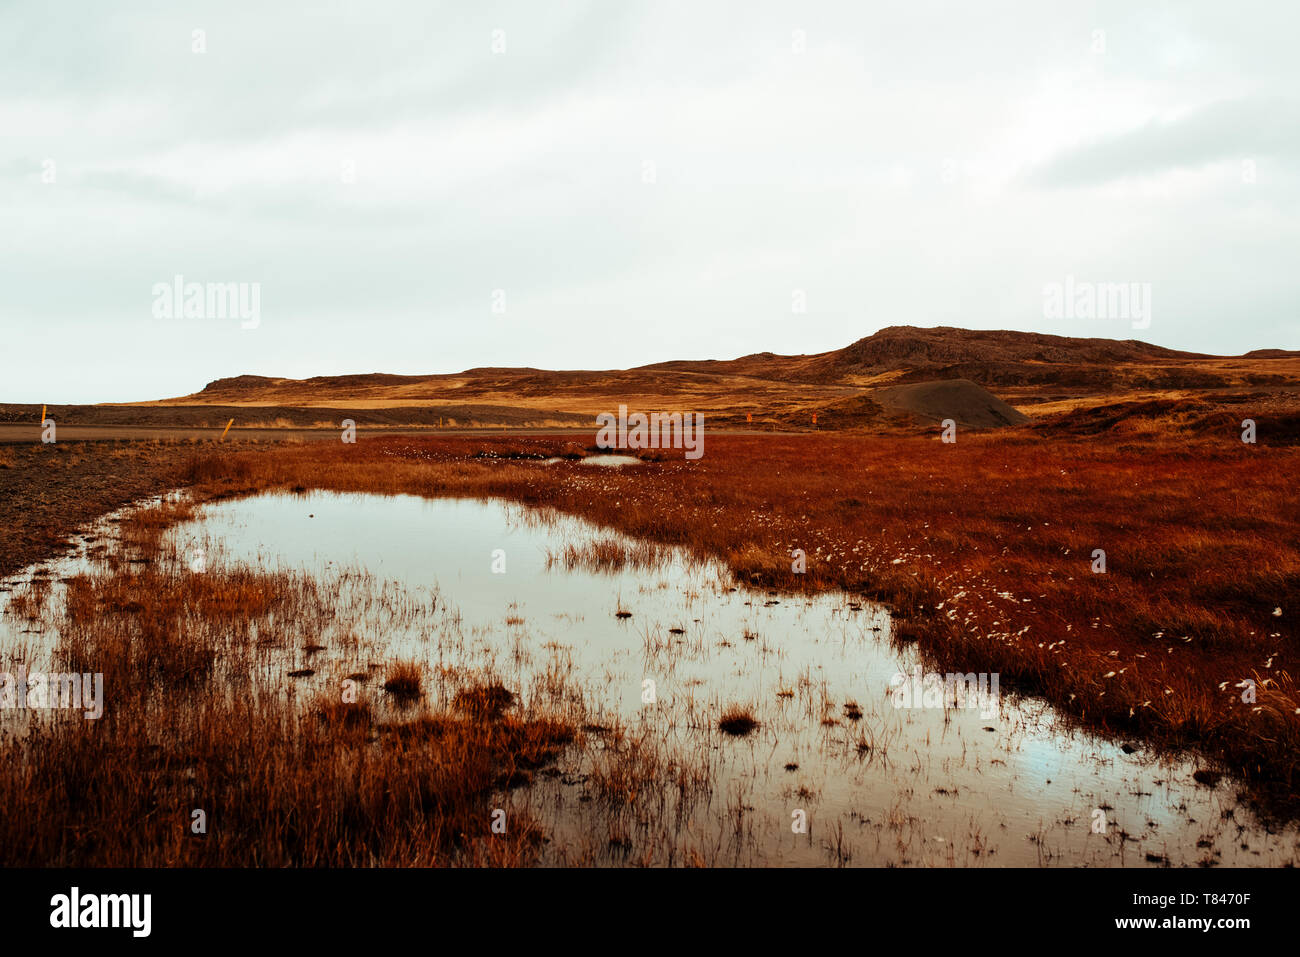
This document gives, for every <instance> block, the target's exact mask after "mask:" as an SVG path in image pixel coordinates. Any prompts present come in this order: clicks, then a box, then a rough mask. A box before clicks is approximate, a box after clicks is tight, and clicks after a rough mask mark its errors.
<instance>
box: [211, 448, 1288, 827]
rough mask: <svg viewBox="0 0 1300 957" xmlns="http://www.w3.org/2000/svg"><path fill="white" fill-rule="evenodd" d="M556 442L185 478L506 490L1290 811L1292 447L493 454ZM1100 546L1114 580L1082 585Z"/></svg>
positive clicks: (257, 463)
mask: <svg viewBox="0 0 1300 957" xmlns="http://www.w3.org/2000/svg"><path fill="white" fill-rule="evenodd" d="M562 441H563V440H556V439H548V438H535V439H513V438H511V439H507V438H500V439H497V438H473V437H468V438H465V437H438V438H427V439H423V438H422V439H411V438H398V437H392V438H379V439H372V440H363V441H361V442H358V443H356V444H355V445H353V446H344V447H334V446H330V447H326V445H325V444H324V443H321V444H320V445H311V446H303V447H297V448H283V449H276V450H272V451H269V452H239V453H233V454H223V455H219V456H218V455H211V456H204V457H200V458H198V459H196V461H195V462H194V463H193V464H192V466H191V467H190V470H189V473H188V479H189V480H190V481H191V482H192V483H193V484H194V486H195V489H196V491H197V492H198V494H200V495H211V496H222V497H224V496H229V495H239V494H248V493H252V492H257V491H263V490H267V489H276V488H292V487H298V486H301V487H304V488H320V489H327V490H334V491H343V492H347V491H354V492H370V493H414V494H419V495H426V496H465V497H478V498H488V497H501V498H506V499H511V500H514V501H518V502H521V503H523V504H525V505H531V506H544V507H547V508H554V509H558V510H560V511H562V512H565V513H570V514H575V515H578V516H581V517H583V518H586V519H588V520H590V521H593V522H596V523H599V524H602V525H604V526H606V527H609V528H611V529H614V530H616V531H618V532H620V533H622V534H624V535H628V536H631V537H634V538H640V539H644V540H647V541H652V542H657V543H660V544H664V545H675V546H681V547H683V548H684V549H685V550H687V552H689V553H690V554H691V555H693V556H695V557H696V558H698V559H700V560H708V559H721V560H722V561H724V562H726V563H727V564H728V566H729V567H731V568H732V570H733V571H734V572H735V573H736V574H737V576H738V577H740V578H742V579H743V580H746V581H748V582H749V583H751V584H754V585H759V586H763V587H767V588H771V589H776V590H778V591H796V592H797V591H817V590H824V589H828V588H838V589H843V590H845V591H847V592H848V593H850V594H851V595H852V596H854V598H855V599H856V600H876V601H882V602H885V603H887V604H888V605H890V607H891V609H892V610H893V612H894V616H895V618H894V628H893V632H894V635H895V637H896V638H897V639H899V640H906V641H912V642H916V643H917V644H918V647H919V649H920V651H921V653H922V655H923V656H924V658H925V659H926V662H927V664H930V665H933V666H935V667H937V668H940V669H944V670H959V671H962V672H970V671H976V672H978V671H989V672H997V673H999V674H1000V675H1001V680H1002V687H1003V689H1004V691H1017V690H1018V691H1022V692H1027V693H1032V694H1039V695H1042V696H1043V697H1045V698H1047V699H1048V700H1049V701H1051V702H1052V703H1053V704H1055V705H1056V706H1057V707H1058V709H1060V710H1061V711H1062V712H1063V713H1065V714H1067V715H1069V716H1071V717H1072V718H1073V719H1075V720H1077V721H1079V722H1081V723H1083V724H1084V725H1086V726H1088V727H1090V728H1093V729H1095V730H1100V731H1105V732H1112V733H1124V734H1128V735H1133V734H1140V735H1144V736H1145V737H1146V739H1147V740H1148V741H1149V742H1150V743H1152V744H1153V745H1155V746H1157V747H1160V748H1169V749H1181V748H1194V749H1196V750H1198V751H1200V752H1201V753H1202V754H1204V755H1206V756H1207V757H1208V758H1210V759H1211V760H1213V761H1216V762H1218V763H1220V765H1221V766H1223V767H1225V768H1227V769H1230V770H1232V771H1234V772H1236V773H1237V774H1238V775H1239V776H1241V777H1243V778H1245V779H1246V780H1247V781H1249V782H1250V783H1251V784H1252V785H1255V786H1257V788H1256V790H1258V791H1260V793H1261V796H1262V795H1263V792H1267V793H1268V796H1270V797H1273V798H1276V799H1278V800H1280V801H1282V802H1283V803H1284V804H1285V803H1286V802H1287V801H1288V800H1292V799H1291V798H1288V795H1292V797H1293V795H1294V793H1295V791H1296V788H1295V785H1296V783H1297V782H1296V774H1297V771H1298V770H1300V713H1298V710H1300V692H1297V689H1296V687H1295V684H1294V679H1293V677H1292V676H1293V675H1294V673H1295V669H1296V667H1297V663H1296V661H1295V654H1296V645H1297V637H1298V636H1297V633H1296V630H1295V626H1294V624H1293V623H1294V621H1295V620H1296V610H1295V609H1293V608H1290V607H1288V602H1289V601H1290V600H1291V596H1293V595H1294V594H1296V592H1297V590H1300V589H1298V586H1300V500H1298V499H1297V498H1296V496H1295V495H1294V492H1293V479H1292V477H1293V475H1294V474H1295V471H1296V465H1297V464H1298V460H1300V450H1297V449H1294V448H1289V447H1284V446H1277V447H1268V446H1265V445H1258V446H1248V445H1244V444H1243V443H1242V442H1241V441H1240V435H1239V433H1238V432H1230V431H1224V432H1223V434H1222V435H1221V436H1219V435H1217V434H1216V435H1210V436H1201V437H1196V436H1190V435H1188V434H1187V433H1186V432H1180V431H1178V430H1176V429H1173V428H1170V429H1164V430H1162V429H1160V428H1148V429H1146V430H1145V431H1140V432H1130V433H1126V434H1124V435H1122V436H1119V437H1117V438H1116V439H1113V440H1112V439H1110V438H1108V437H1107V436H1106V435H1100V436H1077V435H1069V434H1060V435H1056V434H1053V433H1052V432H1051V431H1050V430H1043V429H1039V428H1026V429H1014V430H1006V431H1002V432H994V433H977V432H973V431H967V432H963V433H962V435H961V437H960V440H959V441H958V442H957V443H956V444H951V445H945V444H943V443H940V442H939V441H938V439H937V433H936V436H920V435H845V434H834V435H831V434H827V435H773V436H730V435H718V436H715V437H714V438H712V439H711V440H710V445H709V453H708V455H706V456H705V457H703V458H702V459H700V460H698V461H695V462H685V461H682V460H677V459H668V460H665V461H661V462H651V463H648V464H647V465H646V466H644V467H641V468H637V469H635V470H633V471H631V472H620V470H617V469H600V470H578V469H548V468H543V467H540V466H538V465H537V464H536V463H534V462H528V461H525V460H522V459H519V460H510V459H502V458H500V457H499V455H500V454H501V453H505V452H510V451H512V450H513V452H515V453H519V454H525V453H526V454H540V455H549V454H553V453H554V452H555V450H556V449H557V448H558V447H559V445H560V444H561V442H562ZM481 452H495V453H498V457H496V458H494V459H491V460H484V459H476V458H474V456H475V455H476V454H478V453H481ZM796 549H798V550H801V551H802V552H803V553H804V554H805V556H806V571H805V572H803V573H798V572H797V571H795V570H794V569H795V564H796V563H795V562H794V558H793V554H792V553H793V552H794V550H796ZM1097 549H1101V550H1104V551H1105V553H1106V571H1105V572H1104V573H1094V572H1093V571H1092V566H1093V562H1094V555H1093V553H1094V550H1097ZM1278 608H1280V609H1282V614H1281V615H1274V609H1278ZM1255 675H1260V676H1262V678H1264V679H1267V683H1266V684H1265V683H1262V682H1258V681H1257V684H1256V689H1255V694H1256V700H1255V701H1250V700H1242V690H1241V689H1239V688H1238V687H1237V685H1238V684H1239V683H1240V682H1241V681H1242V680H1243V679H1247V678H1251V677H1252V676H1255ZM1247 697H1248V696H1247ZM1293 803H1294V802H1293V801H1292V804H1293Z"/></svg>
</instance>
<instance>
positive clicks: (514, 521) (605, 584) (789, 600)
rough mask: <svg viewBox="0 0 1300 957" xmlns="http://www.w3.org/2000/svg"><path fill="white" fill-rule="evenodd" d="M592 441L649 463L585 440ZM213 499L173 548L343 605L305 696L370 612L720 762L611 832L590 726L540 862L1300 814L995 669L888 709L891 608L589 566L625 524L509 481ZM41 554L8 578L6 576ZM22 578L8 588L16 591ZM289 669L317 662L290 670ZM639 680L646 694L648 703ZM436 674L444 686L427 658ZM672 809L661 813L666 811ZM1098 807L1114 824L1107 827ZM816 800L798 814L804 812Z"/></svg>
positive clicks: (714, 570)
mask: <svg viewBox="0 0 1300 957" xmlns="http://www.w3.org/2000/svg"><path fill="white" fill-rule="evenodd" d="M598 458H619V459H630V461H631V462H636V461H637V460H636V459H631V458H630V457H628V456H596V457H592V458H589V459H587V460H585V461H587V462H589V463H593V464H595V463H596V459H598ZM199 515H200V518H199V519H197V520H195V521H191V522H187V523H184V524H183V525H180V526H177V527H176V528H175V529H173V530H172V531H171V532H170V533H169V536H170V538H171V540H172V541H173V542H174V543H175V545H176V546H177V547H178V549H179V550H180V551H181V552H182V554H189V553H192V552H194V551H195V550H196V549H198V548H203V549H204V555H205V561H206V564H207V568H209V569H213V568H218V567H230V566H238V565H250V566H254V567H256V568H257V569H259V570H262V571H276V570H285V571H291V572H299V573H302V572H306V573H308V574H310V575H312V576H313V577H315V578H316V579H317V580H318V581H319V582H320V583H321V585H322V588H321V589H320V591H321V593H322V594H325V595H326V596H327V597H328V596H332V597H333V600H334V602H335V605H336V607H335V609H334V612H333V614H332V615H331V616H322V620H321V640H320V645H322V646H323V647H322V648H319V649H315V650H313V651H312V652H310V657H307V656H306V653H304V652H303V651H302V650H300V649H285V650H282V651H279V652H276V653H275V654H278V655H279V657H278V658H274V659H272V660H271V661H270V663H269V664H268V665H267V666H266V668H265V674H264V675H263V678H264V679H265V680H266V681H267V682H268V683H269V684H271V685H273V686H278V687H285V686H289V687H292V688H293V689H294V690H293V692H292V693H295V694H296V693H298V691H299V689H302V690H303V691H310V690H311V689H312V688H316V689H325V688H327V687H333V686H335V685H336V684H337V682H338V681H339V680H340V679H341V676H342V675H343V674H346V673H347V671H348V670H351V667H352V666H354V664H355V659H352V658H348V657H347V652H346V651H345V650H344V648H345V646H346V644H347V643H346V642H345V641H342V640H341V637H342V636H344V635H354V636H355V635H361V636H363V637H364V638H365V640H366V641H369V642H374V643H375V644H376V645H377V646H378V647H380V648H382V649H383V651H382V654H383V655H385V656H387V657H386V659H385V660H391V659H392V658H395V657H403V658H415V659H417V660H419V661H422V662H424V663H425V664H426V665H427V666H428V667H429V669H430V671H431V672H432V673H436V669H438V668H457V667H464V668H474V669H477V668H484V667H486V668H490V669H492V670H493V671H495V673H496V674H498V675H499V676H500V677H501V679H502V680H503V681H504V682H505V683H506V685H507V686H508V687H511V688H513V689H515V690H518V691H521V692H522V693H523V695H524V698H525V700H539V699H540V697H541V696H542V695H543V694H544V690H545V689H547V688H551V689H554V688H556V687H559V686H560V685H562V686H563V688H564V689H565V690H564V694H566V695H572V694H577V695H580V696H581V698H582V699H583V700H584V701H585V704H586V707H587V709H588V714H589V720H590V721H591V722H592V724H593V725H595V726H609V725H612V724H614V723H616V722H622V723H623V724H624V725H626V726H627V727H628V729H629V732H630V733H631V734H632V735H634V736H635V735H639V734H642V733H644V735H645V736H646V737H647V739H653V740H654V741H656V742H658V744H659V746H661V748H662V750H663V753H664V754H667V755H669V756H670V757H671V759H672V765H673V768H674V769H675V770H674V772H673V773H675V774H677V776H678V779H682V778H683V777H685V776H690V775H696V776H697V777H698V776H699V775H700V774H702V773H704V772H707V778H708V786H707V787H704V788H699V789H697V791H698V793H697V794H696V796H695V797H694V798H692V799H690V800H687V799H686V798H684V797H681V796H680V795H678V796H674V795H672V794H669V795H665V794H664V793H660V792H656V793H653V794H645V795H643V796H641V797H639V798H638V799H637V801H636V802H634V803H633V804H632V805H630V806H629V808H628V810H627V811H626V813H625V814H623V816H622V817H621V818H620V819H619V820H620V823H619V824H618V829H619V831H618V833H617V834H615V833H613V832H612V831H610V829H609V826H608V823H607V819H606V818H600V823H599V825H596V824H594V823H593V822H594V821H596V817H597V815H596V811H595V810H594V802H593V800H592V797H591V787H592V784H591V782H592V774H593V765H594V764H598V763H599V761H600V758H601V756H600V745H599V739H600V732H599V731H598V730H597V729H596V728H593V729H591V737H592V739H593V740H594V741H595V743H594V744H593V745H592V746H591V748H589V749H588V750H589V753H588V754H586V755H585V756H579V757H578V758H575V759H574V760H577V761H578V762H579V763H578V764H577V765H576V766H574V765H573V764H572V763H571V762H570V763H568V764H566V762H565V761H562V762H561V764H560V768H559V773H556V774H554V775H553V776H550V777H547V776H539V777H538V778H537V779H536V780H535V782H534V783H533V784H532V785H531V786H530V787H529V788H527V789H525V790H524V791H523V792H516V796H518V797H520V798H521V799H522V800H525V801H527V802H528V803H529V806H530V808H531V810H532V813H534V814H535V816H537V817H538V818H539V819H540V820H541V822H542V824H543V826H544V828H545V830H546V832H547V834H548V835H549V838H550V841H549V843H548V844H547V845H546V846H545V848H544V851H543V862H544V863H550V864H563V863H565V862H566V861H569V860H594V861H595V862H597V863H622V862H625V861H629V860H632V861H640V860H642V859H645V860H649V861H651V862H655V863H683V862H688V861H691V860H700V861H703V862H705V863H709V864H717V865H726V864H746V865H775V864H791V865H826V864H828V863H829V864H837V863H846V864H850V865H884V864H902V865H952V864H955V865H958V866H1035V865H1069V866H1073V865H1126V866H1128V865H1132V866H1154V865H1156V864H1160V863H1164V862H1166V861H1167V862H1168V863H1171V864H1173V865H1175V866H1180V865H1181V866H1188V865H1193V864H1196V863H1197V862H1200V861H1202V860H1206V861H1212V862H1213V863H1216V864H1223V865H1278V864H1282V863H1288V862H1294V861H1296V859H1297V851H1298V847H1300V834H1298V832H1297V829H1296V828H1295V827H1288V828H1286V829H1284V830H1281V831H1278V832H1276V833H1270V832H1269V831H1268V830H1267V829H1265V828H1264V827H1263V826H1262V825H1260V824H1259V823H1257V822H1255V821H1254V820H1253V819H1252V818H1251V816H1250V814H1249V812H1248V811H1247V810H1245V809H1244V808H1242V807H1241V806H1239V804H1238V802H1237V801H1236V799H1235V796H1234V793H1233V791H1232V788H1231V786H1230V784H1229V783H1228V782H1227V781H1226V780H1225V781H1224V782H1221V783H1220V784H1218V785H1217V786H1215V787H1206V786H1203V785H1200V784H1197V783H1196V782H1194V781H1193V779H1192V774H1193V772H1194V770H1195V767H1196V766H1195V765H1194V764H1193V763H1191V762H1190V761H1182V760H1167V759H1166V760H1156V759H1152V758H1149V757H1147V756H1145V755H1144V754H1143V753H1142V752H1141V751H1138V752H1136V753H1134V754H1126V753H1124V752H1123V751H1122V750H1121V747H1120V742H1119V741H1111V740H1105V739H1101V738H1098V737H1095V736H1092V735H1089V734H1086V733H1083V732H1079V731H1077V730H1070V729H1068V728H1066V727H1064V725H1063V723H1062V722H1061V721H1060V720H1058V718H1057V716H1056V714H1055V712H1054V711H1053V710H1052V709H1051V708H1049V707H1048V706H1046V705H1045V704H1044V703H1043V702H1041V701H1036V700H1033V699H1027V700H1026V699H1016V698H1012V697H1011V696H1009V695H1008V694H1007V693H1006V689H1005V688H1004V689H1002V691H1003V695H1002V698H1001V701H1000V703H999V704H998V706H997V707H995V708H994V709H992V710H991V711H987V712H982V711H981V708H980V707H978V706H976V707H966V708H955V707H949V708H943V707H938V708H925V707H906V708H899V707H895V705H894V702H893V701H892V700H891V696H890V693H889V692H890V687H891V680H893V679H894V677H895V675H897V674H899V673H900V672H901V673H905V674H911V673H913V669H914V668H915V667H916V665H917V662H916V660H915V659H914V658H912V657H910V656H909V654H908V652H906V651H898V650H895V649H893V648H891V647H890V644H889V641H888V637H889V628H890V620H889V616H888V614H887V613H886V612H885V611H884V610H882V609H880V608H878V607H875V606H872V605H870V604H861V605H859V604H858V603H857V602H855V601H852V600H850V599H849V598H847V597H846V596H844V595H837V594H832V595H822V596H818V597H815V598H801V597H790V596H779V595H770V594H768V593H766V592H763V591H754V590H750V589H747V588H744V587H739V588H738V587H737V586H736V584H735V583H734V582H733V581H732V580H731V577H730V575H729V573H727V572H726V571H725V569H722V568H721V567H719V566H717V565H714V564H708V563H706V564H700V563H695V564H692V563H687V562H685V561H683V560H682V558H681V556H680V555H677V554H675V553H673V552H672V551H671V550H662V552H661V554H663V555H667V556H668V558H669V561H667V562H666V563H661V564H659V565H657V566H656V567H654V568H634V567H629V566H624V567H622V568H619V569H617V570H613V571H593V570H589V569H588V568H586V567H585V566H584V565H583V564H582V563H581V562H579V563H577V564H576V565H572V563H571V562H569V561H566V559H565V557H564V556H565V550H566V548H567V546H571V545H572V546H575V548H577V547H580V546H582V545H584V544H586V543H591V542H593V541H596V542H602V541H609V540H617V541H620V542H625V543H626V542H627V541H628V540H627V539H624V538H622V537H621V536H618V535H617V534H615V533H611V532H609V531H608V530H604V529H600V528H597V527H595V526H593V525H590V524H588V523H586V522H583V521H580V520H576V519H572V518H567V517H561V516H554V515H541V514H540V513H537V512H533V511H528V510H524V509H522V508H520V507H518V506H513V505H509V504H505V503H500V502H475V501H466V500H439V499H433V500H431V499H422V498H418V497H413V496H377V495H339V494H332V493H310V494H306V495H283V494H269V495H262V496H258V497H255V498H249V499H244V500H239V501H230V502H221V503H216V504H213V505H208V506H205V507H203V508H202V509H201V510H200V512H199ZM105 527H108V528H111V525H108V526H105ZM87 547H89V546H83V551H82V553H80V554H77V555H72V556H69V557H68V558H66V559H63V560H60V561H57V562H53V563H50V564H49V565H48V566H46V567H45V569H44V570H45V571H48V573H49V576H50V579H51V586H50V588H51V594H52V595H53V596H55V599H57V595H58V591H59V589H60V588H61V587H62V586H61V585H60V584H59V579H60V578H63V577H66V576H68V575H70V574H74V573H75V572H76V571H78V570H79V569H81V568H84V567H86V565H87V563H88V562H89V561H90V559H88V558H87V557H86V555H85V549H86V548H87ZM32 573H33V571H32V570H28V571H27V572H25V573H24V574H23V575H19V576H14V577H13V578H11V579H10V580H8V581H5V582H3V583H2V584H3V586H4V587H8V588H12V587H13V586H14V584H15V581H20V580H23V579H25V578H30V577H31V575H32ZM9 600H11V595H10V594H7V593H3V592H0V606H3V605H4V603H6V602H7V601H9ZM620 614H622V615H623V617H619V615H620ZM54 637H56V636H52V635H50V634H32V633H30V631H28V630H26V629H25V626H24V625H23V623H22V622H20V621H17V620H15V619H14V618H13V617H12V616H4V617H0V653H3V660H4V662H5V667H9V665H10V663H11V662H13V661H15V660H20V659H23V658H25V660H28V661H33V660H35V661H39V659H40V657H41V654H42V648H43V647H48V646H49V643H50V642H51V641H52V640H53V638H54ZM350 662H351V664H350ZM290 671H298V672H311V673H310V674H305V673H300V674H299V676H298V677H294V678H288V677H286V675H287V673H288V672H290ZM647 682H653V691H654V698H655V701H654V703H653V704H646V703H643V697H644V696H645V695H646V692H647V689H648V688H649V687H650V685H648V684H647ZM370 690H371V691H373V690H374V689H370ZM428 694H429V697H430V698H431V699H432V700H433V701H434V702H435V703H444V704H445V700H444V699H443V698H442V697H440V696H442V695H443V692H442V691H441V690H440V685H439V683H438V681H437V680H434V681H433V682H431V687H430V689H429V692H428ZM304 699H305V695H304ZM110 700H111V699H110ZM985 703H986V704H987V702H985ZM731 705H742V706H747V707H749V708H750V709H752V713H753V716H754V717H755V718H756V719H757V721H758V726H757V728H756V729H755V730H753V731H752V732H751V733H749V734H747V735H743V736H738V737H730V736H728V735H725V734H723V733H721V732H720V731H719V729H718V719H719V717H720V716H721V715H722V713H723V711H724V710H725V709H726V708H727V707H728V706H731ZM11 720H12V717H11V716H6V715H4V714H0V721H11ZM566 760H568V759H566ZM673 790H674V792H675V791H676V788H675V787H674V788H673ZM682 794H683V795H684V794H685V790H683V791H682ZM665 807H668V808H670V809H671V813H667V814H663V813H660V814H658V815H655V814H651V813H650V811H651V810H655V809H657V810H658V811H661V812H662V811H663V810H664V809H665ZM1099 809H1100V813H1101V814H1102V815H1103V816H1104V819H1105V821H1106V825H1107V826H1106V833H1104V834H1099V833H1095V832H1094V828H1093V825H1094V821H1095V820H1096V818H1097V812H1098V810H1099ZM801 817H802V819H803V820H806V822H807V830H806V832H804V833H795V831H794V830H793V829H792V825H793V824H796V823H798V821H799V820H800V819H801ZM655 828H658V830H656V829H655ZM665 828H666V830H665Z"/></svg>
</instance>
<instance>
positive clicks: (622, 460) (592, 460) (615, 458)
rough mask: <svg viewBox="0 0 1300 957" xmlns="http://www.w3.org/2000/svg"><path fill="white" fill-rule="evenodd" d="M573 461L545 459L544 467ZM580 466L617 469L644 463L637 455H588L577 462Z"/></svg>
mask: <svg viewBox="0 0 1300 957" xmlns="http://www.w3.org/2000/svg"><path fill="white" fill-rule="evenodd" d="M568 461H572V460H571V459H562V458H549V459H543V460H542V464H543V465H555V464H556V463H558V462H568ZM577 462H578V464H579V465H603V466H605V467H606V468H608V467H611V466H613V467H617V466H620V465H642V464H644V463H642V461H641V460H640V459H639V458H637V457H636V456H635V455H588V456H587V457H586V458H584V459H578V460H577Z"/></svg>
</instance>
